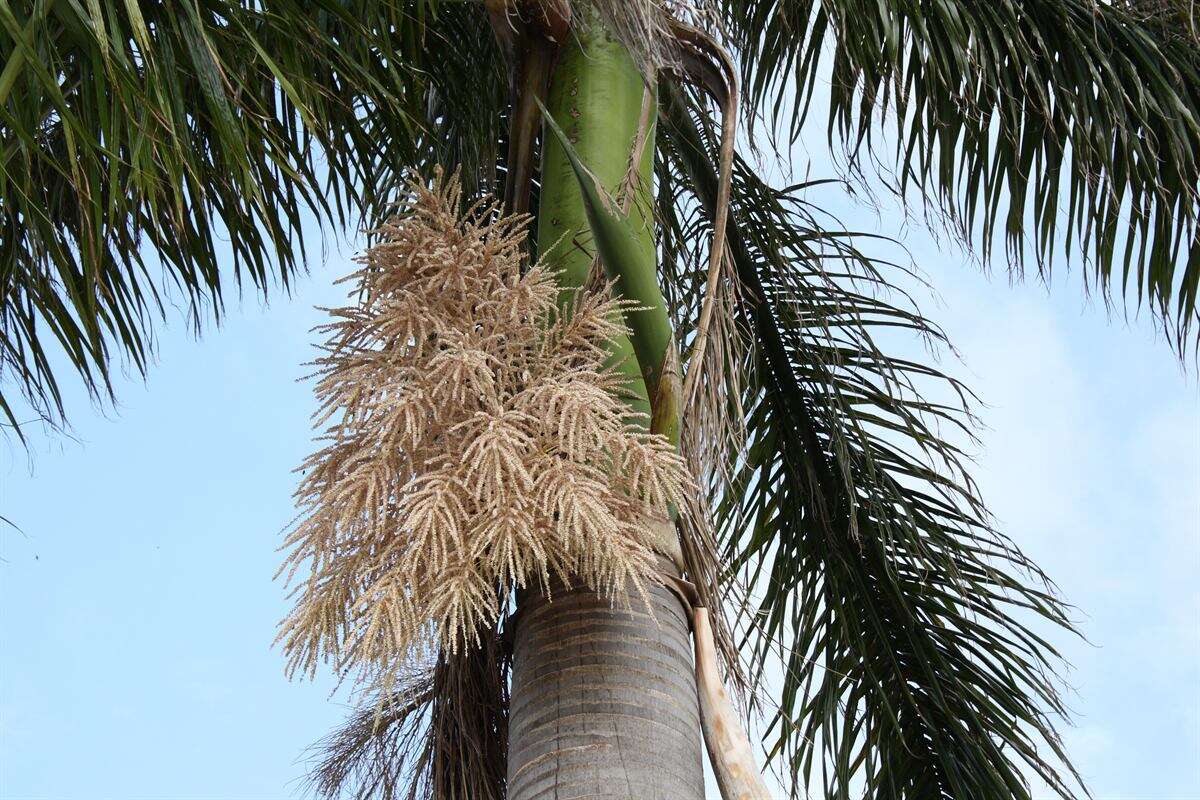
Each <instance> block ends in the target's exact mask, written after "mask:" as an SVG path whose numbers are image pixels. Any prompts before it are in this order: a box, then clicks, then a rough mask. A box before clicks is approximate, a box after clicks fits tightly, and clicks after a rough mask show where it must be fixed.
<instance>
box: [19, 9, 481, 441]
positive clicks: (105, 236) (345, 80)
mask: <svg viewBox="0 0 1200 800" xmlns="http://www.w3.org/2000/svg"><path fill="white" fill-rule="evenodd" d="M0 41H3V42H4V46H3V49H2V50H0V64H2V65H3V68H2V70H0V147H2V148H3V159H4V162H3V170H2V171H0V230H2V231H3V233H2V234H0V342H2V345H0V346H2V347H3V350H2V351H0V377H3V379H4V382H5V384H6V385H5V391H6V393H5V394H0V411H3V413H4V414H5V415H6V416H7V417H8V419H9V421H10V422H13V423H15V422H16V420H15V419H14V418H13V405H12V403H13V401H14V400H15V399H16V398H15V395H16V394H20V395H23V398H24V402H25V404H26V405H28V406H30V407H31V408H32V409H33V410H34V411H35V412H36V413H37V414H39V415H41V416H42V417H43V418H46V419H51V420H57V419H61V418H62V415H63V412H64V409H63V404H62V392H61V388H60V379H61V377H62V376H61V374H60V370H59V369H57V368H56V367H55V366H54V365H55V364H56V363H57V362H56V356H55V355H54V354H53V352H52V349H53V343H55V342H57V346H58V347H59V348H61V350H62V352H63V353H65V354H66V356H67V359H68V362H69V365H70V367H73V368H74V370H75V371H76V372H78V374H79V375H80V376H81V377H82V379H83V381H84V383H85V385H86V386H87V387H88V388H89V390H91V391H93V392H95V393H105V392H107V391H108V390H109V370H110V362H111V361H112V359H114V358H118V359H122V360H126V361H127V362H128V363H129V364H131V365H132V367H133V368H134V369H136V370H137V371H144V370H145V368H146V366H147V362H148V360H149V359H150V356H151V351H152V346H153V331H152V326H153V323H154V322H155V321H156V319H157V318H159V317H160V316H161V315H162V313H163V305H164V300H165V299H166V298H172V299H174V298H173V295H179V296H182V300H183V301H184V304H185V305H186V308H187V310H188V314H189V317H190V320H191V322H192V324H193V325H195V326H199V325H200V323H201V322H202V320H203V319H205V318H211V319H217V318H219V317H220V315H221V313H222V307H223V302H224V297H225V296H226V295H227V294H228V292H229V291H230V289H231V288H233V287H238V288H239V289H240V288H241V287H242V285H243V284H244V283H249V284H250V285H252V286H253V288H254V290H255V291H256V292H258V293H260V294H263V295H266V294H267V293H268V291H269V290H270V289H271V287H272V286H278V287H280V288H282V289H283V290H284V291H287V289H288V287H289V283H290V280H291V276H292V275H293V274H294V273H295V272H296V270H298V269H301V268H302V267H303V265H304V262H305V257H306V254H305V252H304V249H303V239H302V238H301V236H300V235H299V234H300V226H301V224H302V218H303V216H304V215H305V214H308V213H312V214H315V215H316V216H317V218H318V219H321V220H326V221H332V222H334V223H336V224H337V225H338V226H339V228H341V227H344V226H345V225H346V224H349V223H357V222H358V221H359V220H365V221H366V222H367V223H368V224H371V223H372V222H374V221H375V220H377V219H378V218H379V216H380V215H381V213H382V212H383V209H384V207H385V205H386V203H387V202H389V201H390V200H391V199H393V198H392V196H391V195H392V190H393V188H394V186H395V185H396V173H397V172H398V170H400V169H401V168H402V167H405V166H412V165H416V166H421V165H427V164H429V163H431V162H432V161H437V160H449V161H450V162H451V163H456V164H457V163H464V164H466V165H467V166H468V167H471V166H473V165H474V164H475V163H477V162H479V161H481V160H482V161H485V162H487V163H488V164H489V165H490V164H492V163H494V158H493V157H492V155H491V153H490V152H487V153H483V154H479V155H477V156H476V157H475V158H474V160H472V159H471V158H470V157H468V156H469V153H468V151H470V150H471V149H472V148H479V147H480V146H481V144H480V143H483V146H484V147H485V148H486V147H488V143H490V142H491V141H494V140H495V135H494V132H495V130H496V127H497V126H498V124H499V122H498V120H499V117H500V113H501V111H502V108H503V106H502V104H501V103H500V102H499V100H498V98H503V96H504V83H503V80H504V76H503V66H502V64H501V63H500V62H499V59H498V58H494V57H492V56H493V55H494V51H495V45H494V44H493V42H492V37H491V36H490V33H489V31H488V28H487V25H486V19H485V17H484V16H483V11H482V9H481V8H480V7H479V6H478V5H476V4H464V3H451V4H447V5H446V6H444V7H440V6H439V5H438V4H437V3H435V2H433V0H411V1H410V2H386V0H350V2H347V1H346V0H312V2H298V1H297V0H277V1H276V2H271V3H268V4H265V5H264V4H260V3H253V2H248V1H246V2H243V1H241V0H196V1H194V2H185V3H181V4H176V3H164V2H161V0H155V1H151V0H143V1H142V2H124V1H120V2H118V1H116V0H110V1H109V2H94V3H87V4H78V3H74V2H67V0H31V1H28V2H22V3H15V4H14V3H9V2H0ZM488 125H490V126H491V127H490V128H487V127H486V126H488ZM473 174H475V173H473ZM226 252H228V254H229V255H226ZM225 262H231V263H232V275H229V274H228V272H227V265H226V263H225ZM10 382H11V384H10Z"/></svg>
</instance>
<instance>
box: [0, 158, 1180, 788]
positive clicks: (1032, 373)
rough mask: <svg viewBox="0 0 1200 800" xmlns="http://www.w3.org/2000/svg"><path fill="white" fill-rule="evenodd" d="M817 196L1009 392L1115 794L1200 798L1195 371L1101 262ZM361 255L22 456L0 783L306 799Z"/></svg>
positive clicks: (322, 726)
mask: <svg viewBox="0 0 1200 800" xmlns="http://www.w3.org/2000/svg"><path fill="white" fill-rule="evenodd" d="M817 171H818V172H819V171H820V170H819V169H818V170H817ZM821 191H823V192H827V191H829V190H827V189H825V190H821ZM814 199H817V200H819V201H821V202H829V203H830V204H831V206H832V207H834V208H835V209H836V210H837V211H838V213H839V214H840V215H841V216H842V218H843V221H845V222H846V223H847V225H848V227H852V228H857V229H863V230H870V231H878V232H882V233H887V234H892V235H901V236H903V237H904V238H905V241H906V243H907V245H908V246H909V248H910V249H911V252H912V258H913V261H914V262H915V264H916V265H917V266H918V267H919V268H920V269H921V270H923V271H924V273H925V274H926V276H927V277H928V278H929V279H930V280H931V281H932V283H933V284H934V285H935V286H936V287H937V290H938V295H937V296H932V295H930V294H929V293H924V294H922V295H919V297H920V299H921V300H922V305H923V306H924V308H925V310H926V312H927V313H928V314H929V316H931V317H933V318H934V319H935V320H937V321H939V322H940V323H941V324H942V325H943V326H944V327H945V328H946V330H947V332H948V333H949V335H950V337H951V339H952V341H953V342H954V343H955V345H956V346H957V348H958V350H959V352H960V354H961V357H962V360H961V361H959V360H956V359H955V358H954V357H952V356H943V361H942V364H943V366H944V367H946V368H947V369H948V370H949V371H951V372H953V373H954V374H956V375H958V376H960V377H962V378H963V379H964V380H966V381H967V383H968V384H970V385H971V386H972V387H973V388H974V389H975V390H976V391H977V392H978V393H979V394H980V395H981V397H982V399H983V401H984V402H985V403H986V404H987V406H988V407H985V408H981V409H980V413H981V416H982V417H983V419H984V421H985V422H986V423H987V425H988V426H989V427H988V428H987V429H986V430H983V431H982V432H981V436H982V440H983V446H982V448H981V449H979V450H978V452H977V456H978V469H977V470H976V476H977V478H978V479H979V481H980V483H981V486H982V491H983V493H984V496H985V498H987V499H988V500H989V502H990V504H991V506H992V508H993V510H994V511H995V513H996V515H997V517H998V518H999V520H1000V523H1001V525H1002V527H1003V529H1004V530H1005V531H1006V532H1007V533H1008V534H1009V535H1011V536H1012V537H1013V539H1014V540H1015V541H1016V542H1017V543H1018V544H1019V545H1020V546H1021V547H1022V548H1024V549H1025V550H1026V552H1027V553H1029V554H1030V555H1031V556H1032V557H1033V558H1034V559H1035V560H1036V561H1038V562H1039V563H1040V564H1041V565H1042V566H1043V567H1045V568H1046V570H1047V571H1048V572H1049V573H1050V575H1051V576H1052V577H1053V578H1055V580H1056V581H1057V582H1058V584H1059V587H1060V588H1061V590H1062V593H1063V594H1064V596H1065V597H1066V598H1067V599H1068V600H1069V601H1070V602H1072V603H1073V604H1074V605H1075V606H1076V607H1077V608H1078V612H1077V615H1076V616H1077V618H1078V620H1079V622H1080V625H1081V628H1082V630H1083V632H1084V634H1085V635H1086V637H1087V639H1088V641H1087V642H1084V641H1081V640H1073V639H1070V638H1066V637H1062V636H1059V637H1058V638H1057V641H1058V643H1060V644H1061V645H1062V647H1063V651H1064V653H1065V655H1066V657H1067V659H1068V660H1069V661H1070V662H1071V663H1072V665H1073V667H1072V669H1071V670H1070V671H1069V672H1068V673H1067V679H1068V681H1069V683H1070V686H1071V690H1070V694H1069V704H1070V706H1071V707H1072V709H1073V710H1074V712H1075V725H1074V727H1070V728H1067V729H1066V731H1065V738H1066V741H1067V745H1068V748H1069V749H1070V751H1071V752H1072V753H1073V755H1074V757H1075V759H1076V760H1077V763H1078V766H1079V767H1080V770H1081V771H1082V772H1083V774H1084V775H1085V777H1086V778H1087V779H1088V782H1089V785H1090V786H1091V788H1092V790H1093V792H1094V794H1095V796H1096V797H1097V798H1101V799H1103V800H1109V799H1115V798H1121V799H1122V800H1166V799H1167V798H1172V799H1173V800H1184V799H1185V798H1189V799H1190V798H1200V529H1198V525H1200V522H1198V521H1200V513H1198V512H1200V412H1198V408H1200V406H1198V395H1197V387H1196V380H1195V378H1194V377H1190V376H1186V375H1185V374H1184V373H1183V371H1182V370H1181V369H1180V367H1179V365H1178V363H1177V361H1176V359H1175V358H1174V357H1173V356H1172V355H1171V353H1170V351H1169V349H1168V348H1167V346H1166V344H1165V343H1164V342H1163V341H1162V340H1161V338H1160V337H1157V336H1156V335H1155V333H1154V330H1153V326H1152V325H1151V324H1150V323H1149V321H1148V320H1144V319H1143V320H1141V321H1133V322H1131V323H1126V321H1125V320H1124V318H1123V317H1122V316H1121V315H1120V314H1118V315H1116V316H1115V317H1114V318H1113V319H1110V318H1109V316H1108V315H1107V314H1106V313H1105V311H1104V308H1103V306H1102V305H1099V304H1095V303H1093V304H1091V305H1088V304H1087V303H1085V302H1083V301H1082V300H1081V297H1082V290H1081V284H1080V275H1079V273H1078V271H1075V272H1074V273H1071V274H1060V275H1059V277H1058V279H1057V280H1056V282H1055V286H1054V289H1053V291H1051V292H1049V293H1048V292H1047V291H1046V289H1045V288H1044V287H1042V286H1041V285H1040V284H1038V283H1037V282H1036V281H1030V282H1027V283H1024V284H1019V285H1017V286H1015V287H1010V285H1009V282H1008V280H1007V278H1006V276H1004V275H999V276H992V277H990V278H989V277H988V276H986V275H984V274H982V273H981V272H980V271H979V270H978V269H977V268H975V267H973V266H970V265H969V264H968V262H967V259H966V257H965V256H964V255H963V254H961V253H959V252H957V251H956V250H955V249H954V248H951V247H947V246H946V245H945V244H944V243H942V244H939V243H938V242H936V241H935V240H934V239H933V238H932V237H930V236H929V235H928V234H926V233H925V232H924V231H923V230H922V229H921V228H920V227H918V226H911V225H909V226H905V225H903V224H901V223H898V222H897V220H901V219H902V216H901V215H900V214H899V213H898V212H897V211H896V210H895V209H885V211H884V212H883V213H879V212H876V211H872V210H868V209H865V208H863V207H861V206H857V205H854V204H853V203H850V202H849V201H847V200H846V199H845V198H844V197H841V196H840V195H837V196H835V195H823V196H821V197H819V198H814ZM313 237H314V241H315V240H316V233H315V231H314V232H313ZM315 252H318V253H319V252H320V248H319V247H318V248H316V250H315ZM352 252H353V250H352V248H351V247H344V248H342V249H341V250H340V251H338V250H333V251H331V252H329V253H328V254H327V257H326V258H325V259H324V260H321V259H314V262H313V264H312V272H311V274H310V275H309V276H308V277H306V278H304V279H303V280H301V281H300V282H299V284H298V287H297V291H296V292H295V295H294V296H293V297H292V298H291V299H287V298H283V297H277V298H275V299H274V300H273V301H272V302H271V303H270V305H269V306H265V307H264V306H263V305H262V304H261V303H260V302H259V301H258V300H256V299H249V298H248V299H247V300H246V301H245V302H243V303H242V304H240V305H238V304H237V303H236V302H235V303H233V304H232V307H231V308H230V313H229V316H228V318H227V319H226V321H225V323H224V325H223V326H222V327H221V328H220V329H210V330H208V331H206V332H205V334H204V336H203V338H202V339H201V340H199V341H197V340H196V339H195V338H194V337H193V336H191V334H190V333H189V332H188V331H187V329H186V326H185V325H184V324H183V322H182V319H181V318H180V317H179V316H178V315H172V316H171V319H170V324H169V326H168V328H167V329H166V330H165V331H164V332H163V334H162V336H161V339H160V341H159V348H158V362H157V364H156V365H155V366H154V368H153V369H152V371H151V373H150V376H149V378H148V380H146V381H144V382H143V381H142V380H141V379H138V378H133V379H123V380H121V381H119V382H118V397H119V404H118V406H117V407H116V408H115V409H111V408H110V409H95V408H94V407H93V406H91V405H90V404H89V402H88V400H87V398H86V397H85V396H83V395H82V394H79V393H76V394H75V395H74V396H73V397H71V398H69V402H70V408H71V411H72V418H73V421H74V430H73V438H65V437H61V436H59V437H45V436H41V435H37V434H36V433H35V435H34V438H33V446H32V450H31V452H30V453H29V454H26V453H24V452H22V451H20V450H18V449H15V448H13V447H11V446H6V447H5V448H4V449H3V451H0V513H2V514H4V515H5V516H7V517H9V518H10V519H12V520H13V521H14V522H16V523H17V524H18V525H20V526H21V528H22V530H23V533H16V532H14V531H12V530H7V529H6V530H0V557H2V558H3V561H0V796H2V797H4V798H9V799H11V800H16V798H81V799H82V798H88V799H89V800H90V799H92V798H106V797H112V798H180V799H182V798H284V797H293V796H297V795H298V793H299V788H298V785H297V783H296V779H297V778H299V777H300V776H301V775H302V774H303V771H304V770H303V765H302V763H301V761H300V758H301V756H302V753H303V750H304V748H305V747H306V746H307V745H308V744H310V743H312V742H313V741H314V740H316V739H317V738H319V737H320V736H321V735H323V734H324V733H325V732H327V731H328V730H329V729H330V728H331V727H332V726H333V725H335V724H336V723H337V722H338V721H339V720H340V719H341V718H342V717H343V715H344V713H345V711H346V707H345V706H344V704H343V702H344V698H343V697H341V696H334V697H331V690H332V688H333V687H332V684H331V683H330V682H329V681H328V680H327V679H321V680H318V681H317V682H316V683H315V684H314V683H308V682H288V681H287V680H286V679H285V678H284V675H283V670H282V660H281V658H280V656H279V653H278V652H277V651H274V650H272V649H271V641H272V639H273V636H274V626H275V623H276V622H277V620H278V619H279V618H280V617H281V616H282V615H283V613H284V611H285V609H286V602H285V598H284V590H283V587H282V586H281V585H280V584H279V583H278V582H273V581H272V575H273V573H274V570H275V567H276V565H277V563H278V554H277V553H276V548H277V546H278V545H279V543H280V540H281V537H280V531H281V530H282V529H283V528H284V527H285V526H286V524H287V523H288V521H289V520H290V519H291V517H292V515H293V513H294V510H293V506H292V502H291V497H290V496H291V491H292V488H293V483H294V476H293V475H292V473H291V470H292V469H293V468H294V467H295V466H296V465H297V464H298V463H299V462H300V460H301V458H302V457H303V456H304V455H305V454H306V453H307V452H308V450H309V449H310V440H309V432H308V415H309V413H310V412H311V410H312V409H313V403H312V400H311V395H310V387H309V386H308V385H307V384H305V383H303V382H299V381H298V379H300V378H301V377H302V376H303V375H304V374H305V370H304V368H303V366H302V364H303V362H304V361H306V360H308V359H309V358H310V357H311V356H312V350H311V345H312V342H313V341H314V337H313V335H312V334H311V333H310V332H309V331H310V329H311V328H312V327H313V326H314V325H316V324H318V323H319V322H320V321H321V320H322V315H321V313H320V312H318V311H316V310H315V309H314V306H318V305H330V304H335V303H338V302H340V300H341V294H342V290H341V289H340V288H338V287H334V286H333V285H332V283H333V280H334V279H335V278H337V277H339V276H341V275H343V274H345V273H346V272H348V271H349V270H350V268H351V263H350V255H351V254H352Z"/></svg>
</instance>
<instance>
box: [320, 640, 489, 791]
mask: <svg viewBox="0 0 1200 800" xmlns="http://www.w3.org/2000/svg"><path fill="white" fill-rule="evenodd" d="M477 638H478V639H479V640H480V642H481V644H480V646H479V647H476V648H472V649H470V650H465V651H462V652H458V653H449V652H446V651H442V652H440V653H439V655H438V657H437V658H436V660H435V662H434V663H433V664H431V665H430V666H429V667H428V668H426V669H417V670H415V671H412V672H411V673H410V674H408V675H407V676H406V677H405V679H403V680H401V681H399V682H397V683H395V684H393V685H391V686H389V687H385V688H382V689H381V690H380V691H379V692H378V693H377V694H374V695H372V694H368V695H367V696H366V698H365V701H364V702H363V704H362V706H361V707H360V708H358V709H356V710H355V711H354V712H352V713H351V715H350V717H349V718H348V719H347V720H346V722H345V723H344V724H343V725H342V727H341V728H339V729H337V730H335V731H334V732H333V733H331V734H329V735H328V736H327V737H325V738H324V739H322V740H321V741H320V742H317V743H316V744H315V745H313V747H312V754H313V756H314V760H313V762H312V764H311V769H310V771H309V774H308V776H307V782H308V785H309V787H310V788H311V789H312V791H313V793H314V794H316V795H317V796H318V797H321V798H324V799H325V800H335V799H336V798H339V797H344V798H351V799H352V800H432V799H433V798H437V800H503V797H504V778H505V770H506V767H507V755H508V753H507V741H508V669H509V666H508V657H507V655H506V650H505V647H504V644H503V643H502V642H501V641H500V639H499V637H498V636H497V635H496V634H495V632H494V631H490V630H489V631H481V632H480V634H479V636H478V637H477Z"/></svg>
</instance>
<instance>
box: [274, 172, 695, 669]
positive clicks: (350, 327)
mask: <svg viewBox="0 0 1200 800" xmlns="http://www.w3.org/2000/svg"><path fill="white" fill-rule="evenodd" d="M460 203H461V192H460V189H459V184H458V181H457V180H456V179H454V178H451V179H449V180H441V179H439V180H438V182H437V184H436V185H435V186H434V187H433V189H431V190H430V189H426V188H425V187H423V186H420V185H414V186H413V187H412V198H411V200H410V201H409V202H408V204H407V205H406V206H405V207H404V209H403V211H402V213H401V214H400V215H399V216H397V217H396V218H395V219H393V220H392V221H391V222H389V223H388V224H387V225H385V226H384V227H383V228H382V229H381V230H380V231H378V235H379V240H378V244H376V245H375V246H374V247H372V248H371V249H370V250H368V251H367V253H366V254H365V255H364V256H363V257H362V258H361V260H360V264H361V268H360V269H359V270H358V271H356V272H355V273H354V274H353V275H351V276H350V278H349V279H348V280H349V281H350V282H351V283H352V285H353V286H354V295H353V296H354V297H356V298H357V302H356V303H355V304H354V305H351V306H349V307H346V308H339V309H334V310H333V311H332V312H331V321H330V322H329V323H328V324H326V325H324V326H323V327H322V328H320V330H321V331H322V332H323V333H324V334H325V336H326V337H327V340H326V342H325V345H324V347H323V348H322V355H321V357H320V358H319V359H318V360H317V362H316V367H317V373H316V374H317V385H316V394H317V397H318V400H319V403H320V410H319V411H318V414H317V416H316V419H317V424H318V425H319V426H320V427H321V428H322V429H323V432H322V436H321V444H322V446H321V448H320V449H319V450H318V451H317V452H316V453H314V454H313V455H312V456H310V457H309V458H308V459H307V460H306V461H305V462H304V464H303V466H302V468H301V471H302V473H303V478H302V479H301V481H300V486H299V489H298V490H297V499H298V501H299V503H300V504H301V507H302V513H301V516H300V518H299V521H298V523H297V524H296V526H295V527H294V529H293V530H292V531H291V533H290V535H289V536H288V538H287V542H286V545H285V547H286V549H287V551H288V555H287V558H286V561H285V564H284V566H283V568H282V570H281V572H285V573H286V574H287V575H288V576H289V580H296V581H298V583H297V584H296V588H295V606H294V609H293V611H292V613H291V615H290V616H289V617H288V618H287V619H285V620H284V622H283V623H282V625H281V631H280V634H279V641H281V642H282V645H283V648H284V651H285V654H286V656H287V659H288V668H289V671H290V672H293V673H294V672H296V671H299V672H301V673H311V672H312V671H313V670H314V669H315V668H316V666H317V665H318V664H319V663H321V662H323V661H330V662H332V663H334V664H335V665H336V667H337V669H338V670H339V671H342V672H343V673H345V672H346V671H359V672H361V673H363V674H365V675H366V676H368V678H369V679H370V680H375V681H381V682H384V683H386V682H387V681H388V680H394V679H396V678H397V676H399V675H402V674H404V671H405V669H406V668H407V666H406V665H408V664H411V663H414V661H415V662H418V663H419V662H420V660H421V659H427V658H429V657H430V653H431V652H433V651H434V650H435V649H437V648H440V649H441V650H443V651H444V652H446V653H449V654H451V655H453V654H455V653H458V652H460V651H462V650H464V649H469V648H470V647H471V646H473V645H475V644H477V632H478V631H481V630H491V629H492V628H494V627H495V623H496V622H497V619H498V617H500V615H501V608H502V606H503V605H504V601H505V599H506V598H507V597H508V596H509V594H510V593H511V592H512V591H513V590H515V589H517V588H520V587H523V586H526V585H528V584H530V583H540V584H545V583H546V582H548V580H549V578H550V576H551V575H552V574H559V575H563V576H567V575H574V576H577V577H578V578H580V579H582V580H583V581H584V582H585V583H586V584H587V585H588V586H589V587H591V588H593V589H596V590H599V591H605V592H617V591H620V590H623V589H625V588H626V587H627V586H628V585H631V584H632V585H640V583H641V582H642V581H644V580H645V579H647V578H648V577H650V576H651V575H652V573H653V565H652V558H651V549H650V542H649V538H648V536H647V533H646V528H647V525H646V520H647V519H649V518H652V517H656V516H659V517H661V516H662V514H664V513H665V509H666V507H667V505H668V504H669V503H670V504H679V503H680V502H681V500H682V496H683V493H684V492H683V487H684V485H685V484H686V482H687V478H686V469H685V466H684V464H683V461H682V459H681V458H680V457H679V456H678V455H677V454H676V453H675V450H674V448H673V447H672V445H671V444H670V442H668V441H667V440H666V439H664V438H662V437H659V436H651V435H648V434H646V433H645V432H644V424H643V422H644V421H642V420H638V419H634V418H632V417H631V413H630V411H629V407H628V405H627V404H626V403H625V402H623V401H622V399H621V396H620V395H621V391H622V389H623V388H624V387H623V384H622V382H621V378H620V377H619V374H618V373H617V372H616V371H615V370H613V369H612V367H611V365H607V364H606V362H607V360H608V359H609V353H610V348H609V344H610V340H611V339H612V338H613V337H614V336H616V335H618V334H620V333H622V332H623V330H624V329H623V326H622V323H621V318H622V311H623V307H622V305H621V303H620V302H619V301H617V300H614V299H612V298H611V293H610V292H609V291H608V288H607V287H605V290H604V291H603V292H599V293H595V294H591V295H588V294H582V293H581V294H577V295H576V296H575V298H574V300H573V302H571V303H570V304H569V305H568V307H565V308H562V309H560V308H559V305H558V303H559V300H558V297H559V287H558V286H557V285H556V283H555V279H554V276H553V275H552V274H551V273H549V272H547V271H546V270H545V269H544V268H543V267H542V266H540V265H537V264H535V265H532V266H530V267H528V269H524V268H523V267H524V265H523V264H522V252H523V251H522V245H523V243H524V239H525V235H526V227H527V225H528V219H527V218H526V217H503V216H501V215H500V213H499V211H498V208H497V206H496V204H495V203H492V202H483V203H476V204H475V205H474V206H472V207H471V208H469V209H467V210H466V211H462V210H461V209H460Z"/></svg>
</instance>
